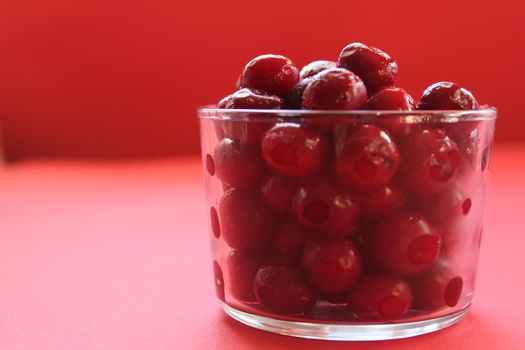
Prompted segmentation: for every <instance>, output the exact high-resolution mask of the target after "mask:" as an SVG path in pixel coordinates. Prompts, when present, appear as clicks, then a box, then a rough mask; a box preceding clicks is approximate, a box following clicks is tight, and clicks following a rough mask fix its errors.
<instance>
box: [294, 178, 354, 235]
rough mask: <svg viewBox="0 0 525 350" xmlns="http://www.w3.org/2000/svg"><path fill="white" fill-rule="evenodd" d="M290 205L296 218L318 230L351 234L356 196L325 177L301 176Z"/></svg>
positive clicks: (329, 233)
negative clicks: (302, 177) (303, 177)
mask: <svg viewBox="0 0 525 350" xmlns="http://www.w3.org/2000/svg"><path fill="white" fill-rule="evenodd" d="M292 205H293V208H294V212H295V217H296V218H297V221H299V222H300V223H301V224H303V225H305V226H306V227H308V228H310V229H312V230H314V231H316V232H317V233H319V234H323V235H327V236H343V235H348V234H351V233H352V232H353V231H354V230H355V228H356V225H357V221H358V220H359V206H358V204H357V200H356V197H355V196H354V195H351V194H350V193H348V192H347V191H346V190H344V189H343V188H341V187H340V186H339V185H337V184H336V183H335V182H334V181H333V180H332V179H330V178H327V177H322V176H318V177H314V178H305V179H303V180H302V181H301V182H300V183H299V185H298V187H297V189H296V191H295V194H294V197H293V200H292Z"/></svg>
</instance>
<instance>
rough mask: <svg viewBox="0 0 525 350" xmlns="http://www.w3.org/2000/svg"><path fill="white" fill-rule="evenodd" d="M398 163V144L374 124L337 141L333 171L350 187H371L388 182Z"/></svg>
mask: <svg viewBox="0 0 525 350" xmlns="http://www.w3.org/2000/svg"><path fill="white" fill-rule="evenodd" d="M399 163H400V156H399V152H398V149H397V146H396V144H395V143H394V142H393V141H392V139H391V138H390V137H389V136H388V134H387V133H385V132H384V131H383V130H381V129H380V128H378V127H377V126H375V125H363V126H361V127H358V128H357V129H354V130H350V132H349V133H348V134H347V135H346V137H345V138H344V139H343V140H342V142H341V143H340V144H337V145H336V154H335V161H334V163H333V171H334V174H335V176H336V177H337V179H338V180H339V182H340V183H341V184H343V185H344V186H346V187H348V188H349V189H351V190H353V191H358V192H359V191H371V190H374V189H377V188H379V187H381V186H384V185H386V184H387V183H388V182H389V181H390V180H391V179H392V178H393V177H394V175H395V174H396V172H397V170H398V168H399Z"/></svg>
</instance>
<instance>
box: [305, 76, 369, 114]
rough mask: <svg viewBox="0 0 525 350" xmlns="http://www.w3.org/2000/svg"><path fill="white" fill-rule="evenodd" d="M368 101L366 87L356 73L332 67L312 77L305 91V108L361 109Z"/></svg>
mask: <svg viewBox="0 0 525 350" xmlns="http://www.w3.org/2000/svg"><path fill="white" fill-rule="evenodd" d="M365 103H366V88H365V85H364V84H363V82H362V81H361V79H360V78H359V77H358V76H357V75H355V74H354V73H352V72H350V71H348V70H346V69H342V68H332V69H327V70H324V71H322V72H321V73H319V74H317V75H315V76H314V77H312V81H310V82H309V83H308V85H307V86H306V88H305V90H304V93H303V101H302V106H303V108H304V109H317V110H341V109H359V108H361V107H363V106H364V105H365Z"/></svg>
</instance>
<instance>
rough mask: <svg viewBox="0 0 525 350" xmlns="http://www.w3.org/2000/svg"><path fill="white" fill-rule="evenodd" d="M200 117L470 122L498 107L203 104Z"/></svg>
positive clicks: (490, 114)
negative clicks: (247, 106) (329, 107)
mask: <svg viewBox="0 0 525 350" xmlns="http://www.w3.org/2000/svg"><path fill="white" fill-rule="evenodd" d="M197 111H198V116H199V118H200V119H214V120H239V121H266V122H268V121H272V120H274V119H279V120H282V119H284V120H283V121H285V120H286V119H290V121H292V120H296V119H297V118H299V119H303V120H304V119H305V118H309V119H310V118H311V119H312V120H327V119H328V120H331V119H337V121H338V122H344V121H356V120H358V121H374V120H375V121H380V120H381V119H389V118H388V117H391V118H399V117H401V118H407V119H410V120H412V122H420V121H430V120H432V121H434V122H447V123H458V122H466V121H483V120H495V119H496V118H497V109H496V108H494V107H487V108H484V109H476V110H474V109H472V110H414V111H402V110H366V109H360V110H309V109H223V108H215V107H209V106H207V107H201V108H198V109H197Z"/></svg>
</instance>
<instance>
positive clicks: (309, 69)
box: [299, 60, 337, 80]
mask: <svg viewBox="0 0 525 350" xmlns="http://www.w3.org/2000/svg"><path fill="white" fill-rule="evenodd" d="M336 66H337V63H335V62H332V61H325V60H319V61H313V62H310V63H308V64H307V65H306V66H304V67H303V68H302V69H301V71H300V72H299V78H301V80H303V79H306V78H309V77H313V76H314V75H316V74H317V73H319V72H322V71H324V70H327V69H331V68H335V67H336Z"/></svg>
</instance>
